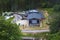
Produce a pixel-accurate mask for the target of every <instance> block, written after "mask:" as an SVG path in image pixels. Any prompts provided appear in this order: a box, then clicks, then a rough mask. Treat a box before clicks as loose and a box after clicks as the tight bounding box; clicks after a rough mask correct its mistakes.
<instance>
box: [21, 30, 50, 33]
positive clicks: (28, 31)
mask: <svg viewBox="0 0 60 40" xmlns="http://www.w3.org/2000/svg"><path fill="white" fill-rule="evenodd" d="M49 31H50V30H22V32H25V33H41V32H49Z"/></svg>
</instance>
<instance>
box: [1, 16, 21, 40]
mask: <svg viewBox="0 0 60 40" xmlns="http://www.w3.org/2000/svg"><path fill="white" fill-rule="evenodd" d="M0 40H21V31H20V29H19V26H17V25H16V24H12V23H10V22H9V21H5V20H4V19H3V17H2V18H0Z"/></svg>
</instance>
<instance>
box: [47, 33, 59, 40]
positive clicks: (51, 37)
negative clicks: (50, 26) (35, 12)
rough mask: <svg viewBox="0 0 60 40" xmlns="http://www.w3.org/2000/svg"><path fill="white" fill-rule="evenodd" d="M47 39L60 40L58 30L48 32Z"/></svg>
mask: <svg viewBox="0 0 60 40" xmlns="http://www.w3.org/2000/svg"><path fill="white" fill-rule="evenodd" d="M47 40H60V32H58V33H55V34H49V35H48V38H47Z"/></svg>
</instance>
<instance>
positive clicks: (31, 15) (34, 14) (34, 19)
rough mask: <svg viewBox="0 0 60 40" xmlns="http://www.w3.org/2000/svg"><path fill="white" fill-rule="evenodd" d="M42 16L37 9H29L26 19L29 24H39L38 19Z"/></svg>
mask: <svg viewBox="0 0 60 40" xmlns="http://www.w3.org/2000/svg"><path fill="white" fill-rule="evenodd" d="M43 18H44V15H43V14H42V13H40V12H38V11H37V10H29V11H28V16H27V20H29V25H35V26H36V25H40V21H41V20H42V19H43Z"/></svg>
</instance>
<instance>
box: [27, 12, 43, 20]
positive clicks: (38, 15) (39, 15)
mask: <svg viewBox="0 0 60 40" xmlns="http://www.w3.org/2000/svg"><path fill="white" fill-rule="evenodd" d="M33 18H36V19H42V18H44V15H43V14H42V13H39V12H29V13H28V16H27V19H33Z"/></svg>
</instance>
